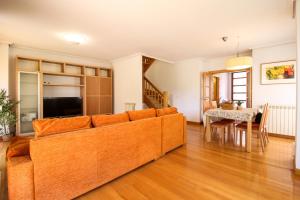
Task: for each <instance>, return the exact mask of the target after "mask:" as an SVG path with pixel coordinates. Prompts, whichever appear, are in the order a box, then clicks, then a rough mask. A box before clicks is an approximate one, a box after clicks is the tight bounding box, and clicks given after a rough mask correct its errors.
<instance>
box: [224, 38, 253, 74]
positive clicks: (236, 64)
mask: <svg viewBox="0 0 300 200" xmlns="http://www.w3.org/2000/svg"><path fill="white" fill-rule="evenodd" d="M239 45H240V42H239V38H238V41H237V53H236V57H234V58H230V59H228V60H227V61H226V62H225V67H226V69H229V70H236V69H246V68H249V67H251V66H252V65H253V61H252V57H251V56H240V55H239Z"/></svg>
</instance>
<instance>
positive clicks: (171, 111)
mask: <svg viewBox="0 0 300 200" xmlns="http://www.w3.org/2000/svg"><path fill="white" fill-rule="evenodd" d="M176 113H178V112H177V108H175V107H167V108H161V109H156V116H157V117H160V116H164V115H171V114H176Z"/></svg>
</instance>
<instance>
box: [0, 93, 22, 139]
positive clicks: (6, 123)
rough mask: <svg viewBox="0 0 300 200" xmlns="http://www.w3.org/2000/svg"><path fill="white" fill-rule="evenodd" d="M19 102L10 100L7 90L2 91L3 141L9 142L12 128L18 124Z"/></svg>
mask: <svg viewBox="0 0 300 200" xmlns="http://www.w3.org/2000/svg"><path fill="white" fill-rule="evenodd" d="M17 104H18V102H16V101H14V100H11V99H9V97H8V95H7V92H6V90H4V89H1V91H0V136H2V139H3V141H8V140H9V139H10V137H11V131H10V128H11V126H13V125H14V124H15V123H16V120H17V118H16V113H15V111H14V110H15V106H16V105H17Z"/></svg>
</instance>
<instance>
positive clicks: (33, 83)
mask: <svg viewBox="0 0 300 200" xmlns="http://www.w3.org/2000/svg"><path fill="white" fill-rule="evenodd" d="M18 93H19V96H18V99H19V101H20V104H19V109H18V121H19V127H18V128H19V130H18V133H19V134H28V133H32V132H33V127H32V121H33V120H34V119H37V118H38V117H39V104H40V103H39V74H38V73H37V72H19V92H18Z"/></svg>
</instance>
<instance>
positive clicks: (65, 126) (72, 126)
mask: <svg viewBox="0 0 300 200" xmlns="http://www.w3.org/2000/svg"><path fill="white" fill-rule="evenodd" d="M32 123H33V129H34V131H35V137H43V136H48V135H53V134H58V133H65V132H70V131H76V130H81V129H88V128H91V125H92V123H91V117H90V116H79V117H69V118H52V119H38V120H34V121H33V122H32Z"/></svg>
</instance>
